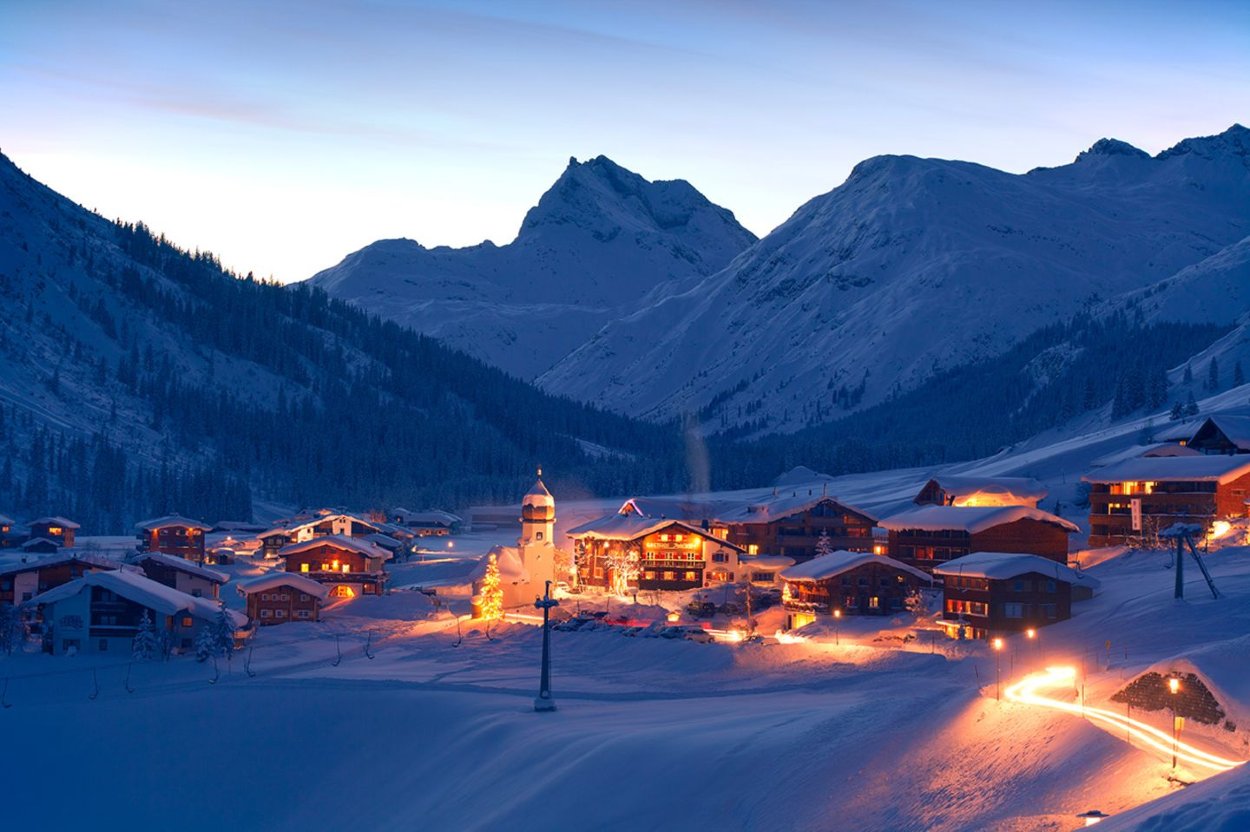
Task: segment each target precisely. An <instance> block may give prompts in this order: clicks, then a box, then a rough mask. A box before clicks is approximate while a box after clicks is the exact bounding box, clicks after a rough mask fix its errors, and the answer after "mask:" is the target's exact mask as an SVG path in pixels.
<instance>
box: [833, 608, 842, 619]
mask: <svg viewBox="0 0 1250 832" xmlns="http://www.w3.org/2000/svg"><path fill="white" fill-rule="evenodd" d="M833 617H834V618H841V617H842V610H834V611H833Z"/></svg>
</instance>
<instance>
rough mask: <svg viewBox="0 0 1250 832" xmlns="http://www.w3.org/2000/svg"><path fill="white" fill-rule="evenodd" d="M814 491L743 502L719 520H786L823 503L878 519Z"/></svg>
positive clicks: (758, 521)
mask: <svg viewBox="0 0 1250 832" xmlns="http://www.w3.org/2000/svg"><path fill="white" fill-rule="evenodd" d="M815 492H816V489H814V488H805V489H801V490H798V491H791V492H790V493H783V494H779V495H777V496H774V497H769V498H768V499H766V500H762V501H753V502H749V503H741V504H739V505H737V506H735V507H734V508H732V509H730V510H728V511H722V512H721V513H720V514H718V515H717V518H716V519H717V520H720V521H721V522H722V523H772V522H774V521H776V520H781V519H782V518H785V517H791V516H793V515H795V514H802V513H803V512H805V511H809V510H810V509H813V508H815V507H816V506H818V505H820V504H821V503H831V504H833V505H835V506H837V507H838V510H839V511H843V512H846V513H848V514H857V515H859V516H860V517H864V518H867V519H868V520H871V521H874V522H875V521H876V520H877V518H876V517H874V516H872V515H871V514H869V513H868V512H866V511H864V510H863V509H860V508H855V507H854V506H848V505H847V504H846V503H843V502H841V501H840V500H839V499H838V498H837V497H831V496H829V495H827V494H819V493H815Z"/></svg>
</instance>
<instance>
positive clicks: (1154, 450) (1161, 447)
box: [1090, 442, 1202, 468]
mask: <svg viewBox="0 0 1250 832" xmlns="http://www.w3.org/2000/svg"><path fill="white" fill-rule="evenodd" d="M1201 455H1202V453H1201V452H1200V451H1195V450H1194V449H1193V448H1190V447H1188V446H1187V445H1177V444H1176V443H1175V442H1155V443H1154V444H1152V445H1133V446H1132V447H1129V448H1124V449H1123V450H1119V451H1114V452H1112V453H1109V454H1106V455H1104V456H1100V457H1098V458H1097V459H1095V460H1094V461H1093V462H1091V463H1090V464H1091V465H1093V466H1094V467H1095V468H1101V467H1103V466H1106V465H1115V464H1116V463H1119V462H1124V461H1125V460H1129V459H1139V458H1141V457H1150V458H1155V457H1161V456H1201Z"/></svg>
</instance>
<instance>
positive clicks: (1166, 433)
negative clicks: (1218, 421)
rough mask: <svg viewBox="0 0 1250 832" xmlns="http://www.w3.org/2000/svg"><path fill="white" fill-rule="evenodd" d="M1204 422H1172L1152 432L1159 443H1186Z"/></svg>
mask: <svg viewBox="0 0 1250 832" xmlns="http://www.w3.org/2000/svg"><path fill="white" fill-rule="evenodd" d="M1205 421H1206V419H1189V420H1186V421H1184V422H1172V423H1169V424H1168V425H1166V426H1164V427H1162V428H1160V429H1159V430H1156V431H1154V437H1155V439H1157V440H1159V441H1160V442H1188V441H1189V440H1190V439H1191V438H1192V437H1193V435H1194V433H1196V432H1197V430H1198V428H1200V427H1202V424H1203V422H1205Z"/></svg>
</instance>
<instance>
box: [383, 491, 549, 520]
mask: <svg viewBox="0 0 1250 832" xmlns="http://www.w3.org/2000/svg"><path fill="white" fill-rule="evenodd" d="M549 496H550V495H549ZM391 516H392V517H398V518H400V519H401V520H403V522H405V523H425V524H428V525H432V526H454V525H456V524H457V523H463V522H464V520H463V518H461V517H460V516H459V515H456V514H452V513H451V512H450V511H443V510H441V509H425V510H424V511H409V510H408V509H406V508H396V509H391Z"/></svg>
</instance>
